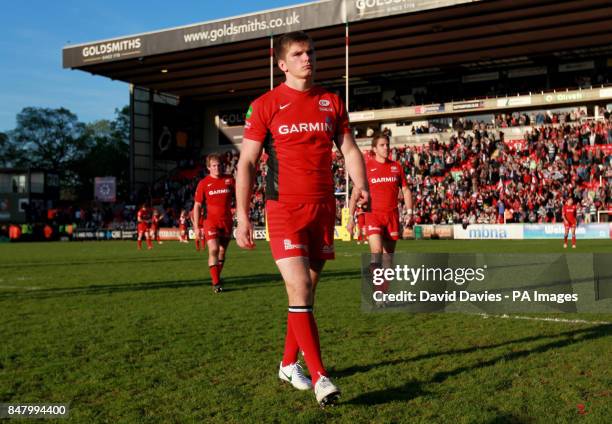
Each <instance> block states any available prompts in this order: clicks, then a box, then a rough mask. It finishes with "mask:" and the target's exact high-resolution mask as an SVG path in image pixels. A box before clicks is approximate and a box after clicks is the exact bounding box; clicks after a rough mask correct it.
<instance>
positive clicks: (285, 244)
mask: <svg viewBox="0 0 612 424" xmlns="http://www.w3.org/2000/svg"><path fill="white" fill-rule="evenodd" d="M274 53H275V56H276V60H277V64H278V67H279V68H280V69H281V71H283V73H284V74H285V82H284V83H282V84H280V85H279V86H277V87H276V88H275V89H273V90H271V91H269V92H268V93H266V94H264V95H262V96H261V97H259V98H258V99H256V100H255V101H254V102H253V103H252V104H251V106H250V107H249V110H248V111H247V115H246V122H245V131H244V139H243V142H242V146H241V152H240V160H239V162H238V174H237V181H236V200H237V218H238V229H237V231H236V241H237V243H238V245H239V246H240V247H242V248H247V249H252V248H253V247H254V246H255V245H254V243H253V227H252V224H251V222H250V220H249V205H250V201H251V190H252V186H253V181H254V177H255V170H256V166H257V163H258V160H259V157H260V155H261V152H262V150H263V149H264V148H265V149H266V153H267V154H268V160H267V164H268V173H267V175H266V219H267V224H268V233H269V236H270V248H271V250H272V256H273V257H274V260H275V261H276V265H277V267H278V269H279V271H280V273H281V275H282V277H283V280H284V282H285V288H286V290H287V297H288V302H289V312H288V316H287V333H286V338H285V350H284V354H283V359H282V362H281V364H280V367H279V372H278V376H279V378H281V379H282V380H284V381H287V382H289V383H291V384H292V385H293V386H294V387H295V388H297V389H300V390H308V389H310V388H311V387H313V386H314V392H315V397H316V399H317V402H318V403H319V404H320V405H322V406H324V405H327V404H331V403H334V402H335V401H336V400H337V398H338V396H339V394H340V390H339V389H338V387H336V385H335V384H333V383H332V382H331V380H330V379H329V377H328V376H327V371H326V370H325V368H324V366H323V361H322V359H321V349H320V346H319V334H318V330H317V325H316V322H315V319H314V315H313V312H312V308H313V305H314V302H315V289H316V286H317V283H318V281H319V277H320V275H321V271H322V270H323V266H324V265H325V261H326V260H328V259H333V258H334V237H333V236H334V225H335V215H336V210H335V200H334V180H333V175H332V148H333V145H334V143H335V144H336V146H337V147H338V148H339V150H340V151H341V152H342V154H343V155H344V157H345V159H346V163H347V170H348V173H349V175H350V177H351V179H352V180H353V183H354V186H355V192H356V193H357V194H356V196H359V197H360V202H361V203H367V201H368V198H369V194H368V192H367V183H366V179H365V169H364V164H363V157H362V155H361V152H360V151H359V148H358V147H357V145H356V144H355V140H354V139H353V136H352V135H351V130H350V128H349V122H348V114H347V112H346V109H345V107H344V104H343V102H342V101H341V100H340V98H339V97H338V96H337V95H335V94H332V93H330V92H328V91H326V90H325V89H324V88H322V87H319V86H316V85H314V84H313V76H314V72H315V52H314V45H313V42H312V40H311V39H310V37H309V36H308V35H306V34H305V33H303V32H293V33H288V34H285V35H283V36H281V37H279V38H278V39H277V40H276V42H275V47H274ZM300 350H301V351H302V352H303V355H304V360H305V361H306V365H307V367H308V370H309V371H310V376H311V378H312V382H311V380H310V379H308V378H306V377H305V376H304V375H303V374H302V370H301V367H300V366H299V364H298V362H297V360H298V352H299V351H300Z"/></svg>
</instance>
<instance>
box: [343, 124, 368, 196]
mask: <svg viewBox="0 0 612 424" xmlns="http://www.w3.org/2000/svg"><path fill="white" fill-rule="evenodd" d="M336 145H337V146H338V149H339V150H340V151H341V152H342V155H343V156H344V162H345V163H346V170H347V171H348V174H349V177H351V180H352V181H353V193H354V195H355V196H356V199H357V200H356V202H357V203H359V204H360V205H363V204H367V203H368V202H369V201H370V193H369V191H368V181H367V179H366V170H365V163H364V161H363V155H362V154H361V151H360V150H359V147H358V146H357V143H355V139H354V138H353V135H352V134H350V133H345V134H342V135H340V136H338V138H337V141H336Z"/></svg>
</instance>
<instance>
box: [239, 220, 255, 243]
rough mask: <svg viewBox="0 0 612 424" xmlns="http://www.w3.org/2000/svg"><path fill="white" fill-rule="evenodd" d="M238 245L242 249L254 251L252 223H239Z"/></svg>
mask: <svg viewBox="0 0 612 424" xmlns="http://www.w3.org/2000/svg"><path fill="white" fill-rule="evenodd" d="M236 243H238V247H241V248H242V249H254V248H255V242H254V241H253V224H251V222H250V221H238V227H237V228H236Z"/></svg>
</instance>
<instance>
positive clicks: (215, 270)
mask: <svg viewBox="0 0 612 424" xmlns="http://www.w3.org/2000/svg"><path fill="white" fill-rule="evenodd" d="M208 269H209V271H210V278H212V284H213V286H216V285H217V284H219V267H218V266H217V265H209V266H208Z"/></svg>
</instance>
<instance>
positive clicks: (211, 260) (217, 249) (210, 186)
mask: <svg viewBox="0 0 612 424" xmlns="http://www.w3.org/2000/svg"><path fill="white" fill-rule="evenodd" d="M206 167H207V168H208V172H209V173H210V174H209V175H207V176H206V177H204V178H203V179H202V180H200V182H199V183H198V186H197V188H196V192H195V197H194V205H193V212H194V215H195V216H199V215H200V209H201V208H202V203H203V202H204V201H206V220H205V221H204V235H205V237H206V244H207V245H208V269H209V270H210V277H211V279H212V285H213V290H214V291H215V293H219V292H221V291H222V290H223V288H222V287H221V279H220V278H221V271H222V269H223V263H224V261H225V254H226V252H227V246H228V244H229V242H230V239H231V237H232V226H233V225H232V224H233V222H232V197H233V196H234V191H235V182H234V178H233V177H232V176H230V175H223V174H222V173H221V171H222V169H221V157H220V156H219V155H217V154H211V155H208V157H207V158H206ZM196 222H197V221H194V223H193V229H194V230H195V233H196V235H197V234H198V228H199V223H198V224H196Z"/></svg>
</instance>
